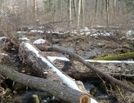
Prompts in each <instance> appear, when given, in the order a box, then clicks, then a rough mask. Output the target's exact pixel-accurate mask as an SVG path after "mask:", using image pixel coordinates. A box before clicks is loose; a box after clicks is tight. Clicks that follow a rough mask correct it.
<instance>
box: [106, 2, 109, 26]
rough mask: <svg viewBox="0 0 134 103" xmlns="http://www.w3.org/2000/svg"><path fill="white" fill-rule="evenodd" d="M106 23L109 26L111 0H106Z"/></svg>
mask: <svg viewBox="0 0 134 103" xmlns="http://www.w3.org/2000/svg"><path fill="white" fill-rule="evenodd" d="M106 23H107V27H109V0H106Z"/></svg>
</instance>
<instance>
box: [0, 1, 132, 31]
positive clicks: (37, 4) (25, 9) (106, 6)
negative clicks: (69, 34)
mask: <svg viewBox="0 0 134 103" xmlns="http://www.w3.org/2000/svg"><path fill="white" fill-rule="evenodd" d="M2 18H4V20H3V21H2ZM0 22H1V25H2V26H3V25H4V26H5V25H6V24H8V25H9V24H10V25H11V26H13V28H16V27H18V26H20V25H32V26H33V25H35V26H37V25H39V24H40V25H41V24H42V25H45V24H47V27H46V28H50V27H51V28H52V27H53V28H54V27H64V28H66V29H71V28H77V29H79V28H83V27H85V26H87V27H94V26H96V25H101V26H102V25H103V26H106V27H111V26H120V27H121V28H131V29H133V24H134V0H0ZM45 26H46V25H45Z"/></svg>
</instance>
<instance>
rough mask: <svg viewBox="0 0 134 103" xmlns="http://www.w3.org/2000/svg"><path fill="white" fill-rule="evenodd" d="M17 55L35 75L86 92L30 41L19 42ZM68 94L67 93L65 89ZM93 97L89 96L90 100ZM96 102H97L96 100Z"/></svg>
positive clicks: (80, 83)
mask: <svg viewBox="0 0 134 103" xmlns="http://www.w3.org/2000/svg"><path fill="white" fill-rule="evenodd" d="M19 57H20V59H21V60H22V61H23V63H26V64H28V65H31V66H32V71H34V73H35V75H37V76H40V77H43V78H46V79H48V80H51V81H56V82H57V83H59V84H62V85H67V86H68V87H70V88H72V89H75V90H77V91H80V92H83V93H88V92H87V91H86V89H85V87H84V85H83V83H82V82H80V81H75V80H74V79H72V78H71V77H69V76H67V75H66V74H64V73H63V72H61V71H60V70H58V69H57V68H56V67H55V66H53V64H51V62H49V60H47V59H46V58H45V57H43V56H42V55H41V52H40V51H39V50H38V49H37V48H36V47H35V46H33V45H32V44H30V43H21V44H20V48H19ZM66 93H67V94H68V95H69V93H68V92H67V91H66ZM92 100H93V99H92V98H91V101H92ZM96 103H97V102H96Z"/></svg>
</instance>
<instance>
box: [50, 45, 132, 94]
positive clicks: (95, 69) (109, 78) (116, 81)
mask: <svg viewBox="0 0 134 103" xmlns="http://www.w3.org/2000/svg"><path fill="white" fill-rule="evenodd" d="M48 49H49V50H54V51H58V52H60V53H63V54H67V55H69V56H70V57H72V58H75V59H76V60H78V61H80V62H81V63H83V64H84V65H85V66H87V67H88V68H90V69H91V70H92V71H93V72H95V73H96V74H97V75H100V76H104V77H105V78H106V79H107V80H109V81H111V82H113V83H115V84H116V85H119V86H122V87H123V88H124V89H126V90H129V91H130V92H134V87H132V86H130V85H128V84H124V83H123V82H121V81H119V80H117V79H115V78H114V77H112V76H111V75H109V74H106V73H104V72H101V71H100V70H99V69H98V68H95V67H94V66H93V65H91V64H90V63H88V62H85V60H84V59H82V58H81V57H80V56H78V55H77V54H74V53H72V52H70V51H67V50H65V49H63V48H59V47H49V48H48Z"/></svg>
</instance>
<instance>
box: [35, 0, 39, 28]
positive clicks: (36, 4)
mask: <svg viewBox="0 0 134 103" xmlns="http://www.w3.org/2000/svg"><path fill="white" fill-rule="evenodd" d="M34 19H35V26H36V27H37V24H38V22H39V21H38V3H37V0H34Z"/></svg>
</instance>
